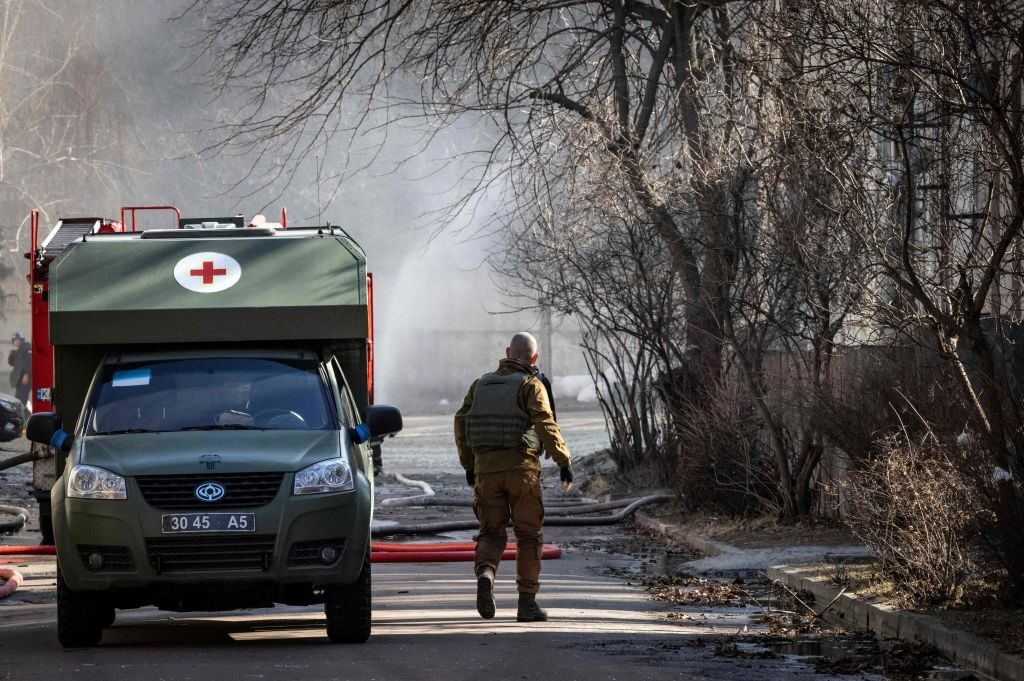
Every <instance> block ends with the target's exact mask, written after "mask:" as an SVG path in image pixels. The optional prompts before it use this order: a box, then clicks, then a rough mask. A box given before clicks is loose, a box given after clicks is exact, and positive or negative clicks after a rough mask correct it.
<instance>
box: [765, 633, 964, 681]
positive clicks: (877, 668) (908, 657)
mask: <svg viewBox="0 0 1024 681" xmlns="http://www.w3.org/2000/svg"><path fill="white" fill-rule="evenodd" d="M762 649H763V650H765V651H767V652H770V653H772V654H774V655H780V656H784V657H792V658H794V659H796V660H798V661H800V662H803V663H806V664H812V665H814V668H815V671H816V672H818V673H831V674H862V673H874V674H880V675H882V676H883V677H884V678H886V679H891V680H892V681H908V680H909V679H914V680H915V681H917V680H923V681H967V680H968V679H977V677H976V676H975V675H974V674H972V673H971V672H968V671H966V670H964V669H959V668H957V667H952V666H946V665H944V664H942V663H943V662H944V661H943V660H942V659H941V658H938V657H937V656H936V655H935V653H934V651H932V650H930V649H928V648H926V647H923V646H916V645H909V644H905V643H899V642H894V641H883V642H881V643H878V642H876V641H874V640H871V639H864V638H860V639H858V638H848V639H832V638H823V639H797V640H793V641H775V642H770V643H766V644H764V645H763V646H762Z"/></svg>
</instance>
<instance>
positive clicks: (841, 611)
mask: <svg viewBox="0 0 1024 681" xmlns="http://www.w3.org/2000/svg"><path fill="white" fill-rule="evenodd" d="M634 519H635V521H636V524H637V525H639V526H640V527H643V528H645V529H647V530H650V531H652V532H657V533H659V534H662V535H665V536H667V537H671V538H672V539H675V540H676V541H680V542H682V543H684V544H686V545H688V546H690V547H692V548H694V549H696V550H698V551H700V552H701V553H703V554H705V555H707V556H720V555H722V554H724V553H739V552H740V549H737V548H736V547H734V546H730V545H729V544H726V543H724V542H717V541H713V540H711V539H706V538H704V537H700V536H698V535H696V534H694V533H692V532H689V531H687V530H685V529H683V528H680V527H677V526H675V525H670V524H667V523H663V522H662V521H660V520H657V519H656V518H652V517H650V516H648V515H647V514H645V513H639V512H638V513H636V515H635V516H634ZM808 570H809V568H805V567H804V568H802V567H799V566H790V565H777V566H774V567H770V568H768V576H769V577H770V578H771V579H777V580H779V581H780V582H782V583H783V584H785V585H786V586H788V587H789V588H790V589H793V590H794V591H801V590H802V591H809V592H810V593H812V594H814V599H815V601H816V602H818V603H821V604H822V607H824V604H826V603H829V602H831V601H832V599H834V598H835V599H836V601H835V603H833V605H832V607H831V608H830V610H829V614H830V615H833V616H834V617H835V619H838V620H840V621H842V623H843V624H844V625H845V626H847V627H849V628H855V629H863V630H867V631H872V632H874V633H875V634H876V635H877V636H879V637H880V638H897V639H900V640H904V641H912V642H920V643H927V644H930V645H932V646H934V647H935V649H936V650H938V651H939V653H941V654H942V655H943V656H944V657H946V658H948V659H950V660H952V661H953V662H955V663H957V664H958V665H961V666H963V667H965V668H967V669H969V670H971V671H975V672H979V673H981V674H984V675H986V676H990V677H992V678H993V679H996V680H997V681H1024V657H1022V656H1020V655H1012V654H1010V653H1006V652H1003V651H1002V650H1000V649H999V647H998V646H997V645H996V644H995V643H992V642H990V641H986V640H984V639H982V638H979V637H977V636H975V635H973V634H970V633H967V632H965V631H958V630H955V629H950V628H949V627H947V626H946V625H944V624H943V623H942V622H941V621H939V620H938V619H937V618H935V617H931V616H929V615H921V614H918V613H912V612H905V611H902V610H898V609H895V608H891V607H889V606H885V605H878V604H873V603H866V602H864V601H861V600H858V599H856V598H854V597H852V596H848V595H846V594H843V595H842V596H839V597H838V598H836V597H837V596H838V594H839V591H840V589H839V588H838V587H835V586H832V585H830V584H825V583H823V582H819V581H815V580H813V579H811V578H810V577H809V576H808Z"/></svg>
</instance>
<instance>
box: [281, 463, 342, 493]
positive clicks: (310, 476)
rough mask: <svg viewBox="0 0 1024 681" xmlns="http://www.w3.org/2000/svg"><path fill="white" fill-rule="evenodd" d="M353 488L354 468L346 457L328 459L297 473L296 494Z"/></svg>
mask: <svg viewBox="0 0 1024 681" xmlns="http://www.w3.org/2000/svg"><path fill="white" fill-rule="evenodd" d="M350 489H352V469H351V468H349V465H348V461H346V460H345V459H328V460H327V461H321V462H320V463H315V464H313V465H312V466H307V467H305V468H303V469H302V470H301V471H299V472H298V473H296V474H295V488H294V494H323V493H324V492H344V491H345V490H350Z"/></svg>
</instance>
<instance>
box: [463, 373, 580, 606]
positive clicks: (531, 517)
mask: <svg viewBox="0 0 1024 681" xmlns="http://www.w3.org/2000/svg"><path fill="white" fill-rule="evenodd" d="M502 379H504V381H503V385H502V386H499V390H504V391H509V390H514V391H515V395H514V396H515V405H511V406H510V407H509V409H508V411H509V412H510V413H509V414H508V418H507V419H506V421H505V424H504V426H505V430H506V431H507V430H508V428H509V427H510V426H515V424H518V423H520V422H521V423H522V426H521V428H522V431H523V432H522V434H521V435H517V436H515V437H514V438H509V436H508V435H507V432H506V436H505V437H506V439H507V440H508V441H506V442H503V443H502V444H503V446H495V445H493V444H492V445H490V446H480V444H479V440H480V439H481V437H480V436H479V435H474V434H473V431H474V427H475V426H478V425H479V423H480V422H483V423H485V424H488V421H487V419H494V418H495V417H494V415H493V414H492V413H489V414H488V415H487V416H485V417H480V416H479V414H474V415H473V416H471V415H470V412H471V411H473V409H474V402H475V401H476V397H477V389H478V386H481V382H482V381H483V382H485V383H488V384H489V386H488V387H490V385H493V384H495V383H496V382H500V381H502ZM517 381H518V383H519V384H518V387H517V386H516V383H517ZM509 386H512V387H511V388H510V387H509ZM481 392H483V388H481ZM482 401H483V400H481V401H477V404H476V408H477V411H478V412H479V411H480V410H481V404H480V402H482ZM492 411H493V410H492ZM477 430H478V431H479V428H478V427H477ZM497 430H500V428H495V429H491V431H490V432H497ZM474 437H475V438H476V440H477V441H476V442H474V439H473V438H474ZM484 439H485V440H486V438H484ZM513 439H514V440H517V441H516V442H512V440H513ZM455 445H456V447H457V448H458V450H459V461H460V462H461V463H462V467H463V468H465V469H466V470H472V471H474V473H475V482H476V484H475V486H474V491H475V496H476V498H475V500H474V503H473V509H474V511H475V513H476V517H477V519H478V520H479V521H480V534H479V535H478V536H477V545H476V570H477V574H479V571H480V568H481V567H489V568H491V569H493V570H495V571H497V568H498V563H499V562H500V561H501V555H502V553H503V552H504V551H505V544H506V542H507V541H508V534H507V527H508V525H509V523H510V522H511V524H512V529H513V530H514V531H515V534H516V543H517V547H518V553H517V558H516V585H517V587H518V589H519V591H520V593H537V591H538V590H539V589H540V559H541V551H542V549H543V545H544V536H543V533H542V532H541V529H542V527H543V525H544V502H543V499H542V496H541V487H540V452H541V446H543V449H544V451H546V452H547V455H548V456H550V457H551V458H552V459H554V461H555V463H556V464H558V466H559V467H560V468H564V467H566V466H568V465H569V459H570V456H569V449H568V447H566V446H565V440H563V439H562V432H561V430H560V429H559V427H558V424H557V423H555V418H554V415H553V414H552V413H551V406H550V404H549V402H548V396H547V392H546V391H545V389H544V386H543V384H542V383H541V382H540V380H538V379H537V371H536V370H535V369H534V368H533V367H531V366H529V365H528V364H524V363H523V362H519V361H517V360H512V359H504V360H502V361H501V362H500V363H499V365H498V370H497V371H496V372H494V373H493V374H487V375H485V376H483V377H481V379H479V380H477V381H475V382H474V383H473V385H472V386H471V387H470V389H469V392H468V393H467V394H466V399H465V400H464V401H463V403H462V407H461V408H460V409H459V411H458V412H456V414H455Z"/></svg>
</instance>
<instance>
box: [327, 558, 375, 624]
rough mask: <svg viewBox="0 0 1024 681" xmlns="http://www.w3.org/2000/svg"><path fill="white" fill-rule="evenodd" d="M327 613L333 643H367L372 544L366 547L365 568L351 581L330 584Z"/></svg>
mask: <svg viewBox="0 0 1024 681" xmlns="http://www.w3.org/2000/svg"><path fill="white" fill-rule="evenodd" d="M325 591H326V594H325V595H326V601H325V602H324V613H325V614H326V615H327V637H328V638H329V639H331V641H332V642H333V643H366V639H368V638H370V619H371V617H370V611H371V607H370V547H369V546H367V547H366V556H365V557H364V558H363V569H362V570H361V571H360V572H359V577H358V578H357V579H356V581H355V582H354V583H352V584H331V585H330V586H328V587H327V589H326V590H325Z"/></svg>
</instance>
